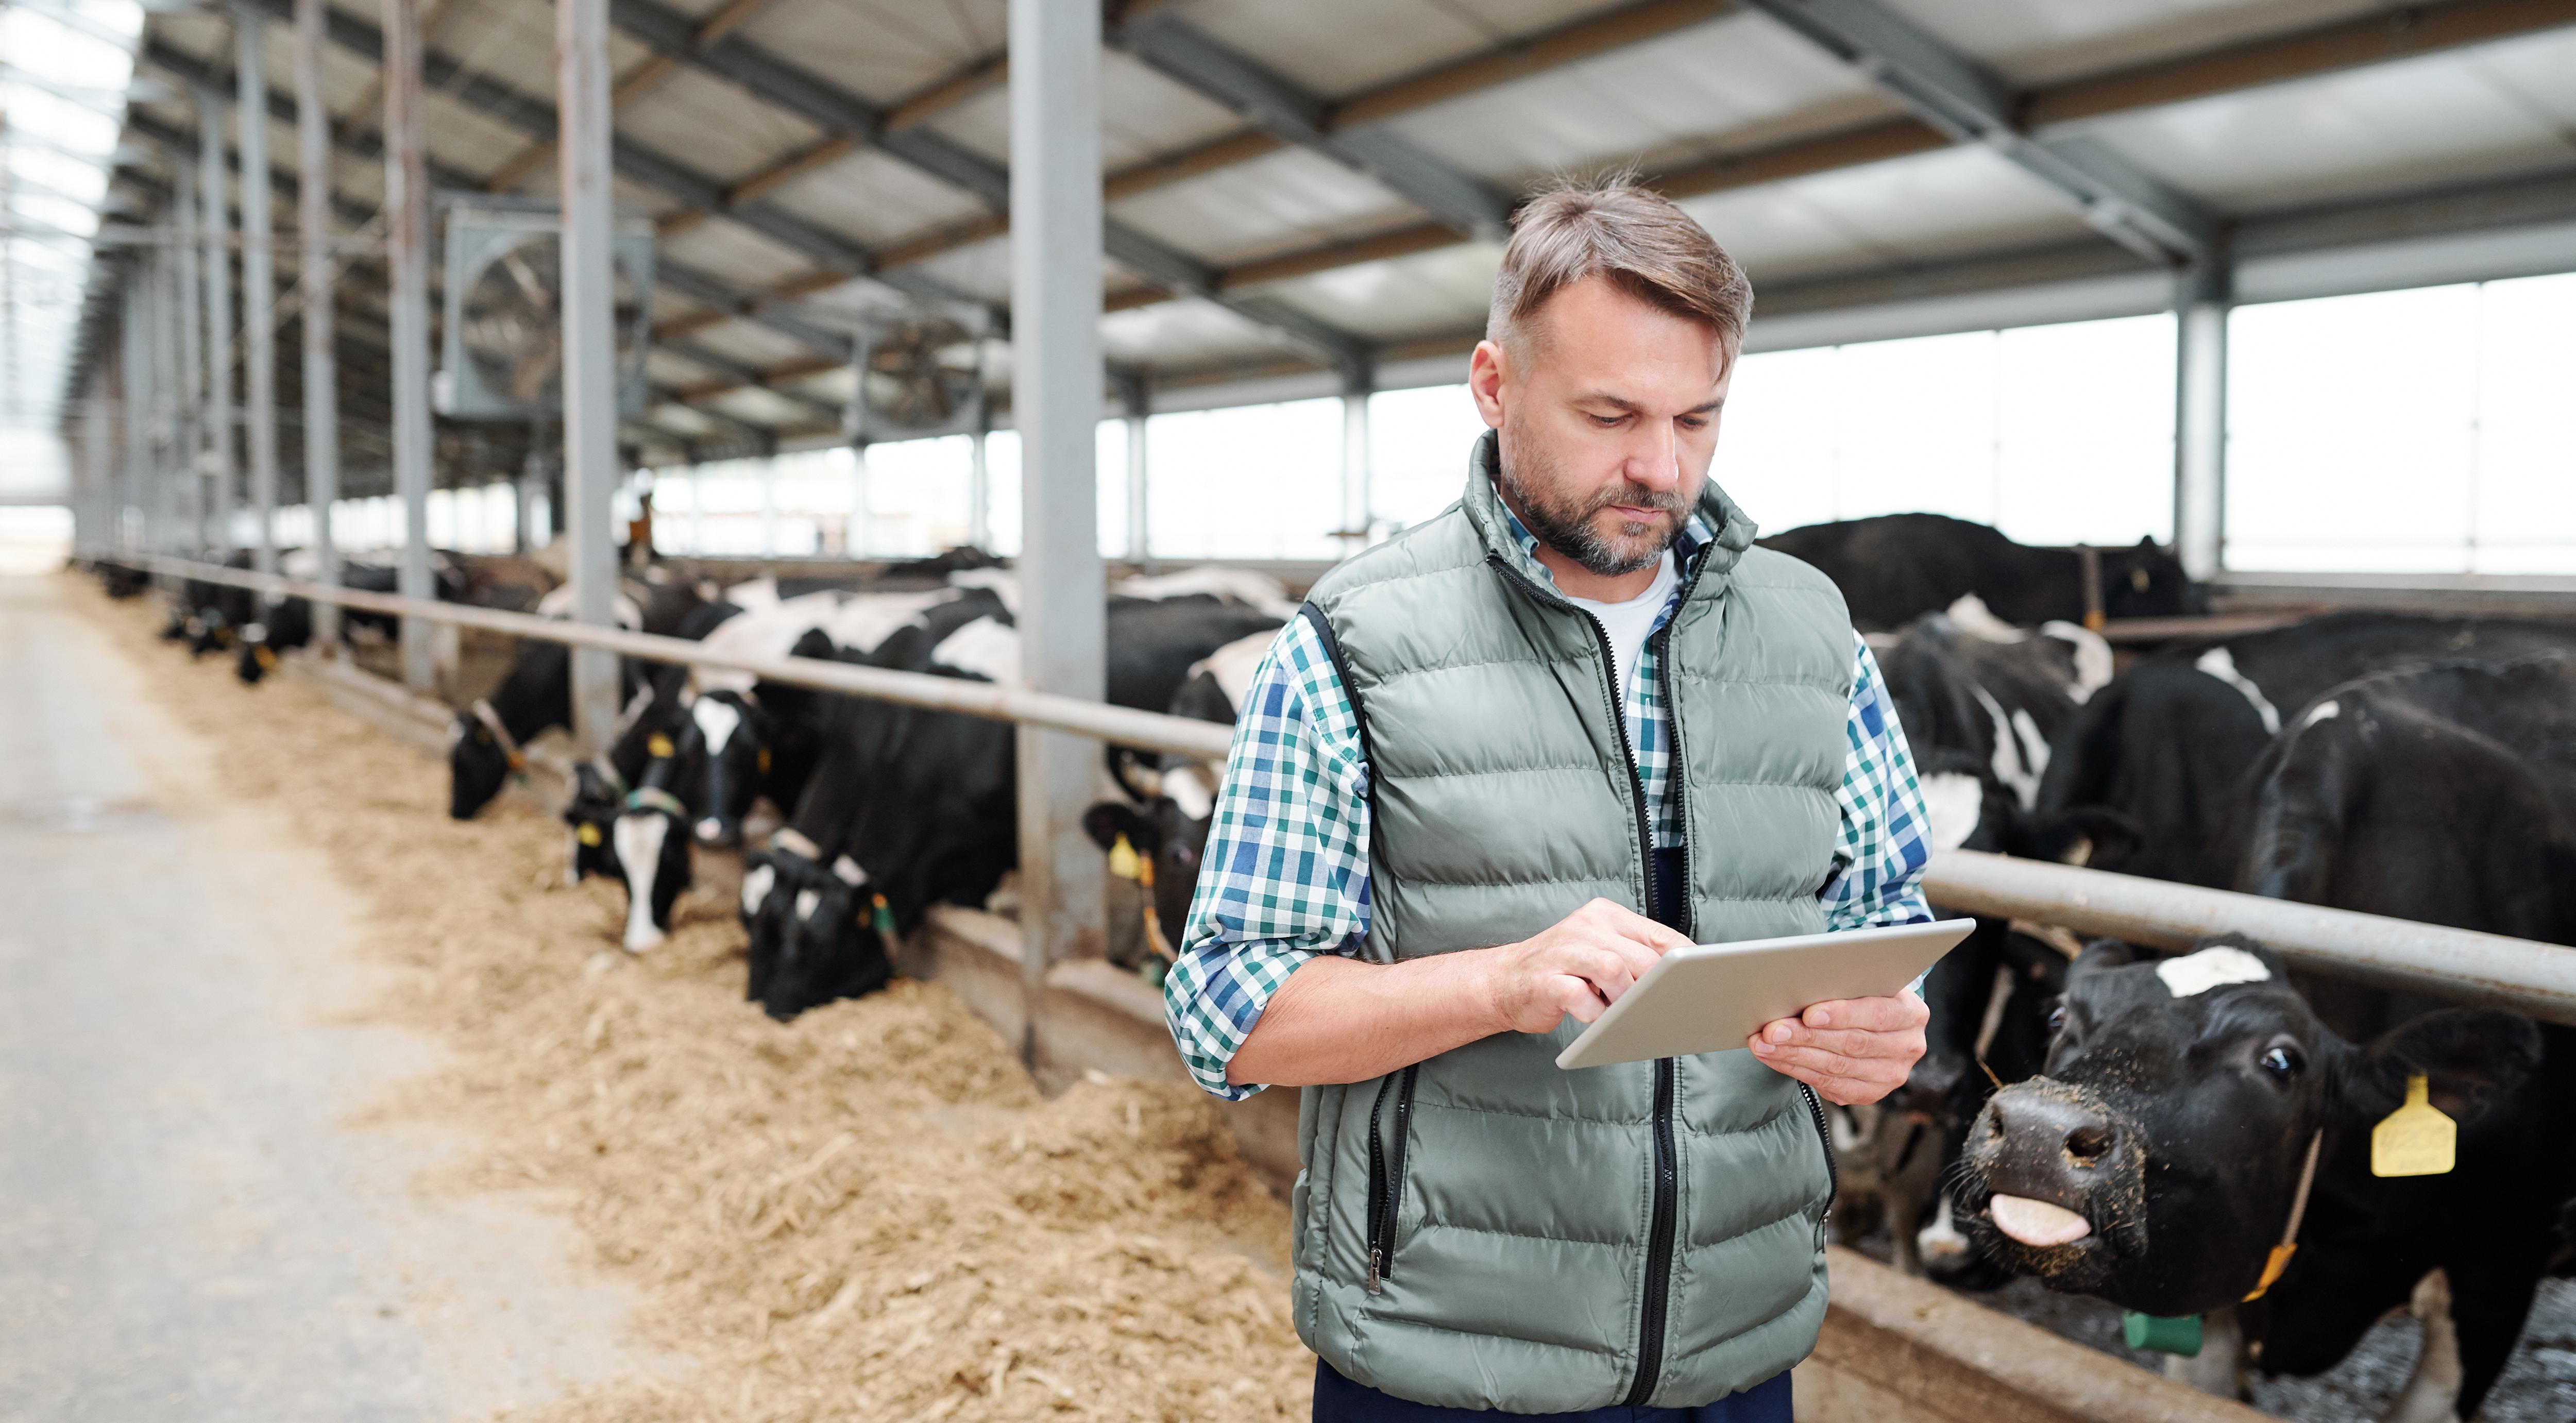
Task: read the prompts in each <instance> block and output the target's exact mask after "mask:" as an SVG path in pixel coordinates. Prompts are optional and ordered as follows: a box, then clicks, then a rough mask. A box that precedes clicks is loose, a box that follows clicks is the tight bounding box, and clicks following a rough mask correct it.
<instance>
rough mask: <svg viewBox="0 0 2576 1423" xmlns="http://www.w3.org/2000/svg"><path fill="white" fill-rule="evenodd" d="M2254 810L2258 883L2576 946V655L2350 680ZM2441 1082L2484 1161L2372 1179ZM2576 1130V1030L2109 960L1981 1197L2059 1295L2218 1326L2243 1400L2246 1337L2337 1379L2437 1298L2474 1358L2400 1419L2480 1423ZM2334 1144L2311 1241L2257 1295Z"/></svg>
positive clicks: (2265, 1356) (2277, 1368) (2207, 957)
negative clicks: (2415, 1095) (2383, 1327)
mask: <svg viewBox="0 0 2576 1423" xmlns="http://www.w3.org/2000/svg"><path fill="white" fill-rule="evenodd" d="M2240 795H2241V797H2242V800H2243V803H2244V804H2243V809H2242V810H2241V811H2240V813H2239V815H2238V818H2237V823H2238V826H2239V834H2238V835H2237V836H2236V837H2235V839H2234V841H2233V851H2232V853H2233V855H2234V857H2235V870H2234V883H2235V886H2236V887H2237V888H2239V889H2241V890H2245V891H2249V892H2253V893H2260V894H2267V895H2272V896H2276V897H2282V898H2290V899H2297V900H2300V901H2303V902H2308V903H2316V904H2324V905H2328V906H2331V907H2335V908H2341V909H2352V910H2360V911H2364V912H2371V913H2379V914H2388V915H2393V916H2397V917H2402V918H2407V919H2416V920H2423V921H2427V922H2433V923H2442V924H2450V925H2455V926H2458V927H2462V928H2469V929H2476V930H2482V931H2486V932H2495V933H2505V934H2513V935H2518V936H2521V937H2525V938H2533V939H2539V940H2542V941H2546V942H2555V943H2565V944H2571V945H2576V828H2572V827H2576V657H2568V656H2562V655H2542V656H2537V657H2531V658H2523V659H2517V660H2514V661H2510V662H2505V663H2500V664H2489V663H2476V662H2466V661H2449V662H2441V663H2433V664H2427V665H2421V666H2416V667H2410V668H2403V669H2399V670H2396V671H2391V672H2386V673H2380V674H2377V675H2374V676H2370V677H2364V678H2360V679H2356V680H2354V681H2351V682H2347V683H2344V684H2342V685H2340V686H2336V687H2332V688H2329V689H2327V691H2326V693H2325V695H2324V696H2322V697H2320V698H2318V699H2317V700H2315V701H2313V702H2311V703H2309V704H2307V705H2305V706H2303V707H2299V708H2297V709H2296V710H2294V712H2293V713H2292V715H2291V718H2290V724H2289V726H2288V727H2287V728H2286V729H2285V730H2284V731H2283V733H2282V734H2281V736H2280V737H2279V738H2278V739H2277V740H2275V741H2274V742H2273V743H2272V744H2271V745H2270V746H2269V747H2268V748H2267V749H2266V750H2265V751H2264V752H2263V754H2262V756H2261V757H2260V759H2259V760H2258V762H2257V764H2256V766H2255V768H2254V771H2253V773H2252V774H2251V775H2250V776H2249V777H2248V778H2247V780H2246V782H2245V784H2244V786H2243V787H2242V789H2241V791H2240ZM2416 1073H2421V1074H2423V1075H2425V1076H2426V1077H2427V1079H2428V1081H2429V1083H2430V1088H2431V1095H2432V1100H2433V1102H2434V1105H2435V1106H2437V1107H2439V1108H2441V1109H2442V1110H2443V1111H2444V1112H2445V1113H2446V1114H2448V1115H2450V1116H2452V1117H2453V1118H2454V1120H2456V1121H2458V1122H2459V1123H2460V1127H2461V1133H2460V1144H2459V1157H2458V1165H2457V1167H2456V1168H2455V1169H2454V1170H2453V1171H2451V1172H2449V1173H2448V1174H2445V1175H2440V1176H2431V1177H2415V1178H2395V1179H2383V1178H2379V1177H2376V1176H2373V1175H2371V1174H2370V1172H2369V1167H2368V1159H2369V1136H2370V1130H2369V1129H2370V1128H2371V1126H2373V1125H2374V1124H2375V1123H2376V1122H2378V1121H2379V1120H2380V1119H2381V1118H2383V1117H2385V1116H2386V1115H2387V1114H2388V1113H2389V1112H2390V1111H2391V1110H2393V1109H2394V1108H2395V1107H2396V1105H2397V1104H2398V1103H2399V1101H2401V1100H2402V1099H2403V1095H2404V1090H2405V1085H2406V1084H2405V1079H2406V1077H2407V1076H2409V1075H2411V1074H2416ZM2571 1113H2576V1031H2571V1030H2569V1029H2566V1028H2561V1027H2555V1026H2552V1027H2547V1028H2537V1027H2535V1026H2534V1025H2533V1024H2532V1023H2530V1022H2529V1021H2528V1020H2526V1019H2523V1018H2520V1017H2517V1016H2514V1015H2510V1014H2505V1013H2499V1012H2493V1011H2475V1012H2473V1011H2470V1010H2466V1009H2456V1008H2454V1009H2443V1008H2438V1007H2436V1006H2434V1005H2432V1004H2429V1003H2427V1002H2425V1001H2423V1000H2420V999H2413V998H2409V997H2406V996H2402V995H2396V994H2390V993H2387V992H2383V991H2379V990H2375V989H2369V988H2365V987H2362V986H2359V985H2355V984H2352V983H2350V982H2348V981H2342V980H2337V979H2332V978H2327V977H2321V976H2317V975H2310V974H2292V973H2285V972H2284V971H2283V968H2282V965H2281V964H2280V963H2279V961H2278V960H2277V959H2276V958H2274V957H2273V956H2271V955H2269V954H2268V953H2265V952H2263V951H2262V950H2261V949H2260V948H2259V946H2255V945H2251V944H2247V943H2243V942H2241V941H2228V942H2220V943H2214V944H2210V945H2207V946H2205V948H2204V951H2203V952H2201V953H2199V954H2195V955H2193V956H2192V957H2190V958H2187V959H2179V960H2176V959H2166V960H2144V959H2142V958H2141V957H2140V956H2139V955H2137V954H2135V953H2133V952H2132V951H2130V950H2128V949H2127V948H2126V946H2121V945H2108V944H2105V945H2097V946H2095V947H2094V948H2093V949H2090V950H2088V951H2087V952H2086V954H2085V956H2084V957H2083V958H2082V959H2081V960H2079V961H2078V964H2077V967H2076V970H2075V972H2074V973H2073V974H2071V975H2070V977H2069V983H2068V991H2067V996H2066V1000H2065V1004H2064V1007H2063V1016H2062V1018H2061V1020H2060V1022H2059V1025H2058V1028H2057V1032H2056V1036H2055V1039H2054V1041H2053V1042H2052V1044H2051V1046H2050V1050H2049V1059H2048V1068H2047V1073H2046V1076H2045V1077H2044V1078H2043V1079H2041V1080H2039V1081H2037V1082H2034V1083H2032V1084H2029V1086H2028V1088H2027V1089H2024V1088H2015V1089H2011V1090H2010V1091H2008V1092H2007V1093H2005V1094H2002V1095H1999V1096H1998V1097H1997V1098H1996V1099H1995V1100H1994V1102H1993V1103H1992V1104H1991V1106H1990V1108H1989V1111H1988V1115H1987V1117H1985V1118H1983V1119H1981V1120H1980V1123H1979V1125H1978V1127H1977V1128H1976V1129H1975V1130H1974V1131H1972V1134H1971V1143H1970V1164H1969V1169H1968V1171H1967V1173H1966V1174H1967V1177H1968V1180H1969V1182H1970V1184H1969V1186H1968V1187H1967V1189H1966V1190H1965V1192H1964V1194H1963V1197H1962V1203H1963V1204H1964V1205H1966V1206H1968V1207H1969V1210H1970V1219H1971V1223H1972V1226H1973V1227H1974V1228H1975V1233H1976V1234H1977V1235H1978V1237H1979V1238H1980V1239H1981V1240H1985V1241H1987V1242H1988V1243H1989V1244H1990V1245H1992V1246H1994V1248H1995V1249H1996V1250H1997V1251H1998V1252H1999V1258H2001V1259H2003V1260H2004V1261H2006V1263H2009V1264H2011V1265H2013V1266H2014V1267H2015V1268H2017V1269H2020V1270H2022V1271H2023V1272H2025V1273H2033V1274H2038V1275H2040V1276H2041V1277H2042V1278H2043V1279H2046V1280H2047V1281H2048V1282H2049V1283H2051V1284H2052V1285H2053V1286H2056V1287H2059V1288H2065V1289H2074V1290H2080V1291H2083V1292H2087V1293H2094V1294H2099V1295H2102V1296H2103V1297H2105V1298H2108V1299H2111V1300H2113V1301H2114V1302H2115V1303H2120V1304H2123V1305H2125V1306H2127V1307H2129V1308H2133V1309H2138V1310H2142V1311H2145V1312H2148V1313H2156V1314H2189V1313H2202V1312H2209V1313H2212V1315H2213V1319H2212V1323H2213V1325H2214V1326H2216V1327H2217V1329H2218V1331H2219V1334H2220V1337H2221V1340H2222V1344H2221V1347H2220V1348H2218V1349H2217V1350H2216V1351H2214V1358H2213V1361H2212V1362H2213V1363H2214V1364H2215V1366H2216V1367H2215V1368H2214V1369H2213V1370H2211V1371H2210V1376H2208V1377H2205V1378H2204V1381H2205V1382H2208V1383H2212V1384H2214V1385H2216V1386H2219V1387H2221V1388H2233V1387H2235V1386H2236V1384H2237V1380H2236V1379H2235V1378H2234V1377H2233V1371H2234V1370H2235V1369H2236V1368H2237V1367H2238V1361H2239V1355H2238V1351H2237V1346H2238V1345H2239V1344H2241V1345H2242V1347H2243V1357H2244V1358H2245V1359H2247V1360H2250V1361H2252V1362H2255V1363H2257V1364H2259V1366H2260V1367H2262V1368H2263V1369H2265V1370H2266V1371H2269V1372H2275V1373H2287V1374H2309V1373H2315V1372H2319V1371H2321V1370H2323V1369H2326V1368H2329V1367H2331V1366H2333V1365H2334V1364H2335V1363H2336V1362H2338V1361H2339V1360H2341V1359H2342V1358H2343V1357H2344V1355H2345V1354H2346V1353H2348V1352H2349V1351H2350V1349H2351V1348H2352V1346H2353V1344H2354V1343H2355V1342H2356V1341H2357V1340H2358V1339H2359V1338H2360V1336H2361V1334H2362V1332H2363V1331H2365V1330H2366V1329H2368V1328H2369V1327H2370V1325H2371V1324H2372V1323H2374V1322H2375V1321H2376V1320H2377V1319H2378V1317H2379V1316H2380V1315H2381V1314H2382V1313H2384V1312H2386V1311H2387V1310H2389V1309H2392V1308H2398V1307H2403V1306H2406V1305H2408V1304H2409V1303H2410V1301H2411V1302H2413V1303H2414V1305H2415V1307H2416V1308H2417V1311H2418V1313H2419V1314H2422V1315H2425V1316H2427V1317H2426V1324H2427V1328H2428V1331H2429V1333H2428V1338H2440V1339H2443V1340H2445V1341H2447V1344H2448V1345H2449V1347H2447V1348H2445V1349H2433V1348H2428V1349H2427V1350H2426V1354H2425V1358H2426V1360H2427V1361H2428V1363H2429V1364H2431V1365H2438V1366H2439V1367H2434V1368H2431V1369H2430V1371H2429V1372H2425V1371H2419V1374H2418V1377H2417V1379H2416V1381H2415V1383H2414V1384H2413V1385H2411V1386H2410V1392H2409V1395H2408V1397H2407V1400H2406V1401H2405V1402H2404V1403H2403V1404H2402V1405H2401V1407H2402V1408H2415V1409H2422V1410H2424V1411H2421V1412H2416V1413H2405V1412H2400V1413H2392V1414H2391V1415H2390V1416H2391V1417H2400V1416H2404V1417H2410V1418H2412V1417H2427V1418H2430V1417H2451V1416H2457V1417H2463V1418H2465V1417H2472V1416H2474V1415H2475V1414H2476V1411H2477V1407H2478V1404H2479V1401H2480V1400H2481V1399H2483V1397H2484V1396H2485V1394H2486V1392H2487V1390H2488V1389H2489V1388H2490V1387H2491V1386H2492V1385H2493V1383H2494V1381H2495V1378H2496V1376H2497V1374H2498V1373H2499V1372H2500V1371H2501V1369H2502V1368H2503V1365H2504V1362H2505V1360H2506V1358H2507V1356H2508V1355H2509V1354H2510V1353H2511V1351H2512V1348H2513V1346H2514V1342H2515V1340H2516V1338H2517V1337H2518V1335H2519V1334H2520V1332H2521V1329H2522V1324H2523V1320H2524V1318H2525V1315H2526V1313H2527V1311H2528V1308H2529V1305H2530V1302H2531V1298H2532V1294H2533V1291H2534V1288H2535V1286H2536V1285H2537V1282H2538V1280H2539V1279H2540V1278H2541V1276H2542V1275H2543V1273H2544V1272H2545V1271H2546V1270H2547V1269H2548V1268H2549V1265H2550V1262H2551V1259H2552V1257H2553V1256H2554V1255H2555V1254H2556V1253H2557V1252H2558V1249H2559V1247H2560V1245H2561V1242H2560V1240H2559V1238H2558V1234H2557V1227H2558V1224H2559V1222H2560V1220H2561V1218H2562V1215H2563V1212H2564V1210H2565V1206H2566V1203H2567V1201H2568V1200H2569V1198H2570V1196H2571V1195H2576V1139H2571V1137H2570V1135H2569V1133H2568V1132H2567V1131H2566V1129H2565V1127H2566V1123H2567V1121H2568V1120H2569V1119H2570V1116H2571ZM2311 1140H2313V1141H2315V1142H2316V1143H2317V1147H2318V1155H2319V1161H2320V1165H2319V1167H2318V1175H2317V1184H2316V1186H2315V1188H2314V1190H2313V1193H2312V1195H2311V1198H2310V1201H2309V1204H2308V1210H2307V1215H2306V1219H2305V1221H2304V1223H2303V1225H2302V1230H2301V1235H2300V1239H2299V1250H2298V1253H2297V1254H2296V1255H2295V1256H2293V1257H2292V1259H2291V1261H2290V1264H2289V1267H2288V1269H2287V1271H2286V1273H2284V1274H2283V1275H2282V1276H2281V1277H2280V1279H2279V1281H2278V1283H2277V1284H2275V1285H2273V1286H2272V1287H2271V1288H2270V1289H2269V1290H2268V1291H2267V1292H2264V1293H2263V1294H2262V1296H2261V1298H2260V1299H2258V1300H2254V1301H2251V1302H2246V1303H2242V1304H2241V1305H2240V1304H2239V1299H2240V1297H2241V1296H2243V1295H2245V1294H2246V1293H2247V1292H2248V1291H2249V1290H2251V1289H2252V1288H2253V1285H2254V1277H2253V1276H2252V1275H2251V1274H2250V1273H2249V1272H2250V1271H2253V1270H2259V1268H2260V1266H2261V1264H2262V1262H2263V1259H2264V1257H2265V1255H2266V1253H2267V1252H2268V1250H2269V1247H2270V1246H2271V1245H2273V1244H2275V1243H2277V1240H2278V1234H2279V1232H2280V1231H2281V1229H2282V1223H2283V1222H2285V1221H2286V1219H2287V1214H2288V1209H2289V1201H2290V1198H2291V1197H2292V1195H2293V1194H2294V1193H2295V1191H2296V1189H2297V1187H2296V1181H2297V1178H2298V1176H2299V1174H2300V1172H2301V1169H2302V1164H2303V1162H2304V1161H2305V1159H2306V1153H2307V1148H2308V1144H2309V1142H2310V1141H2311ZM2052 1154H2053V1156H2054V1162H2053V1164H2052V1160H2051V1157H2052ZM1989 1197H1991V1199H1989ZM2433 1271H2439V1272H2441V1273H2440V1277H2439V1279H2438V1280H2428V1275H2429V1274H2430V1272H2433ZM2428 1297H2429V1298H2430V1299H2432V1300H2434V1301H2435V1302H2436V1304H2435V1305H2434V1306H2433V1307H2430V1308H2428V1307H2427V1306H2426V1300H2427V1298H2428ZM2446 1360H2447V1362H2445V1361H2446ZM2446 1369H2447V1370H2451V1371H2452V1372H2450V1373H2449V1374H2448V1375H2447V1376H2445V1372H2444V1371H2445V1370H2446Z"/></svg>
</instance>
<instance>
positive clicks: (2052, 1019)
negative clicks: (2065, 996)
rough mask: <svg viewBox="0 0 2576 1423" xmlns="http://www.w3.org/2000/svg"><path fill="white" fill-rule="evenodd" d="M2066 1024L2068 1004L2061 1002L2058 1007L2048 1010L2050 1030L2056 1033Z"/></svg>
mask: <svg viewBox="0 0 2576 1423" xmlns="http://www.w3.org/2000/svg"><path fill="white" fill-rule="evenodd" d="M2065 1026H2066V1005H2065V1004H2063V1003H2060V1004H2058V1005H2057V1006H2056V1007H2054V1008H2051V1009H2049V1010H2048V1030H2049V1031H2050V1032H2052V1033H2054V1032H2058V1031H2060V1030H2062V1029H2064V1028H2065Z"/></svg>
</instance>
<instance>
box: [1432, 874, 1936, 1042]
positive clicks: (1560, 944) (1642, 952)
mask: <svg viewBox="0 0 2576 1423" xmlns="http://www.w3.org/2000/svg"><path fill="white" fill-rule="evenodd" d="M1688 947H1690V940H1689V939H1687V938H1685V937H1683V936H1682V935H1680V934H1677V933H1675V932H1673V931H1672V930H1670V929H1667V928H1665V927H1664V926H1663V925H1661V924H1658V923H1656V922H1655V921H1654V920H1652V919H1649V918H1647V917H1646V916H1645V915H1643V914H1640V913H1638V912H1637V911H1635V910H1633V909H1628V908H1625V907H1622V906H1620V905H1617V904H1613V903H1611V902H1610V901H1609V900H1606V899H1596V900H1593V901H1592V902H1591V903H1589V904H1586V905H1584V906H1583V907H1582V908H1580V909H1577V910H1575V911H1574V912H1573V913H1571V914H1568V915H1566V916H1565V917H1564V918H1563V919H1560V920H1558V921H1557V922H1556V923H1554V924H1553V925H1550V926H1549V927H1548V928H1546V929H1543V930H1541V931H1539V933H1538V934H1536V935H1535V936H1533V937H1531V938H1527V939H1523V940H1522V941H1521V942H1519V943H1517V944H1504V945H1501V946H1499V947H1496V948H1493V949H1489V950H1487V951H1486V952H1485V953H1484V954H1483V955H1480V956H1479V957H1481V958H1482V959H1483V960H1484V963H1483V964H1482V965H1481V967H1482V969H1483V971H1484V972H1485V974H1486V975H1487V979H1486V985H1485V991H1486V993H1487V995H1488V996H1489V998H1490V1000H1491V1001H1492V1003H1493V1005H1494V1011H1495V1013H1496V1014H1497V1016H1498V1017H1499V1018H1500V1020H1501V1026H1502V1027H1505V1028H1508V1029H1510V1030H1511V1031H1513V1032H1516V1033H1544V1032H1549V1031H1551V1030H1553V1029H1554V1028H1555V1027H1556V1025H1557V1023H1558V1022H1559V1021H1561V1020H1562V1019H1563V1018H1564V1016H1565V1015H1566V1014H1568V1013H1571V1014H1573V1015H1574V1017H1575V1019H1576V1021H1578V1022H1585V1023H1589V1022H1591V1021H1592V1020H1593V1019H1595V1018H1598V1017H1600V1016H1601V1011H1602V1010H1603V1009H1605V1008H1607V1007H1609V1006H1610V1005H1611V1004H1612V1003H1613V1002H1615V1001H1617V999H1618V997H1619V995H1620V994H1622V993H1625V992H1627V991H1628V987H1629V985H1631V984H1633V983H1635V982H1636V981H1637V980H1638V979H1639V978H1642V977H1644V976H1645V972H1646V970H1647V969H1650V968H1652V967H1654V965H1655V960H1657V959H1659V958H1661V957H1663V956H1664V953H1665V951H1667V950H1670V949H1684V948H1688ZM1915 1044H1916V1047H1915V1050H1916V1051H1917V1052H1920V1051H1921V1050H1922V1046H1921V1045H1922V1035H1921V1034H1919V1033H1918V1034H1916V1035H1915ZM1897 1077H1898V1078H1899V1080H1902V1079H1903V1077H1904V1074H1903V1073H1902V1072H1900V1073H1898V1074H1897Z"/></svg>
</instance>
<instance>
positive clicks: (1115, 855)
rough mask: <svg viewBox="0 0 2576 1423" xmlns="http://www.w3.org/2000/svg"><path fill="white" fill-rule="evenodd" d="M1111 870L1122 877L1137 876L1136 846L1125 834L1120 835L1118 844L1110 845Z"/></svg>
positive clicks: (1130, 877)
mask: <svg viewBox="0 0 2576 1423" xmlns="http://www.w3.org/2000/svg"><path fill="white" fill-rule="evenodd" d="M1109 872H1110V873H1111V874H1113V875H1116V876H1118V877H1119V878H1120V879H1134V878H1135V877H1136V847H1135V846H1133V845H1130V844H1128V843H1127V837H1126V836H1124V835H1121V836H1119V837H1118V843H1117V844H1115V845H1112V846H1110V847H1109Z"/></svg>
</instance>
